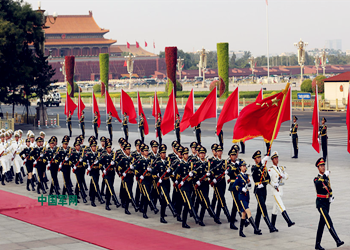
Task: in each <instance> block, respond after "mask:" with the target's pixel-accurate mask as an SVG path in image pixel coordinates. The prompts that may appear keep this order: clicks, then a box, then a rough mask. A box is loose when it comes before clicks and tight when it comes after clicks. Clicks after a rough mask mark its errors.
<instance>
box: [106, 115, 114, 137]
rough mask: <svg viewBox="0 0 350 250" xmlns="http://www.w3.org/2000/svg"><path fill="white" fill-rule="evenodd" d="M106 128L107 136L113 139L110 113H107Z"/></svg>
mask: <svg viewBox="0 0 350 250" xmlns="http://www.w3.org/2000/svg"><path fill="white" fill-rule="evenodd" d="M107 128H108V133H109V138H110V139H111V141H113V129H112V113H111V112H109V113H108V119H107Z"/></svg>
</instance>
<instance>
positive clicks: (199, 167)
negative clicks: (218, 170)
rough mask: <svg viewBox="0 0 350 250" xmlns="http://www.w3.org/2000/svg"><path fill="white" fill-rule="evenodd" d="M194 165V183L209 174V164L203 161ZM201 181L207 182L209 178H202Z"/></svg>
mask: <svg viewBox="0 0 350 250" xmlns="http://www.w3.org/2000/svg"><path fill="white" fill-rule="evenodd" d="M194 164H195V169H194V171H196V173H197V174H196V177H195V181H197V180H199V179H200V178H202V177H203V176H204V175H206V174H207V172H210V166H211V164H210V162H209V161H207V160H205V161H202V160H199V161H197V162H196V163H194ZM203 181H209V177H206V178H204V180H203Z"/></svg>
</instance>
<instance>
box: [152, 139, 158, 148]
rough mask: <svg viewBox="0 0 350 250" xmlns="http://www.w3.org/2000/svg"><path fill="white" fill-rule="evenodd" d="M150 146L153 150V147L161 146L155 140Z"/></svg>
mask: <svg viewBox="0 0 350 250" xmlns="http://www.w3.org/2000/svg"><path fill="white" fill-rule="evenodd" d="M150 145H151V147H152V148H153V147H158V146H159V144H158V142H157V141H155V140H152V141H151V143H150Z"/></svg>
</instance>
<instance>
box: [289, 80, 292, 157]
mask: <svg viewBox="0 0 350 250" xmlns="http://www.w3.org/2000/svg"><path fill="white" fill-rule="evenodd" d="M292 96H293V89H292V85H290V122H289V127H290V128H292V124H293V120H292V119H293V114H292V112H293V109H292V104H293V102H292ZM292 154H293V138H292V135H291V136H290V157H292Z"/></svg>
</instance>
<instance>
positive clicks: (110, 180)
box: [94, 141, 120, 211]
mask: <svg viewBox="0 0 350 250" xmlns="http://www.w3.org/2000/svg"><path fill="white" fill-rule="evenodd" d="M97 163H99V166H100V167H101V168H102V169H104V170H103V176H102V178H103V181H104V182H105V183H106V186H107V189H106V210H107V211H109V210H111V209H110V207H109V205H111V197H112V199H113V201H114V204H115V205H116V207H119V206H120V203H119V201H118V198H117V196H116V195H115V191H114V179H115V173H116V169H115V168H116V154H115V153H114V152H113V151H112V142H111V141H108V142H107V143H106V153H105V154H103V155H101V156H100V157H99V158H98V162H96V161H95V163H94V164H97Z"/></svg>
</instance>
